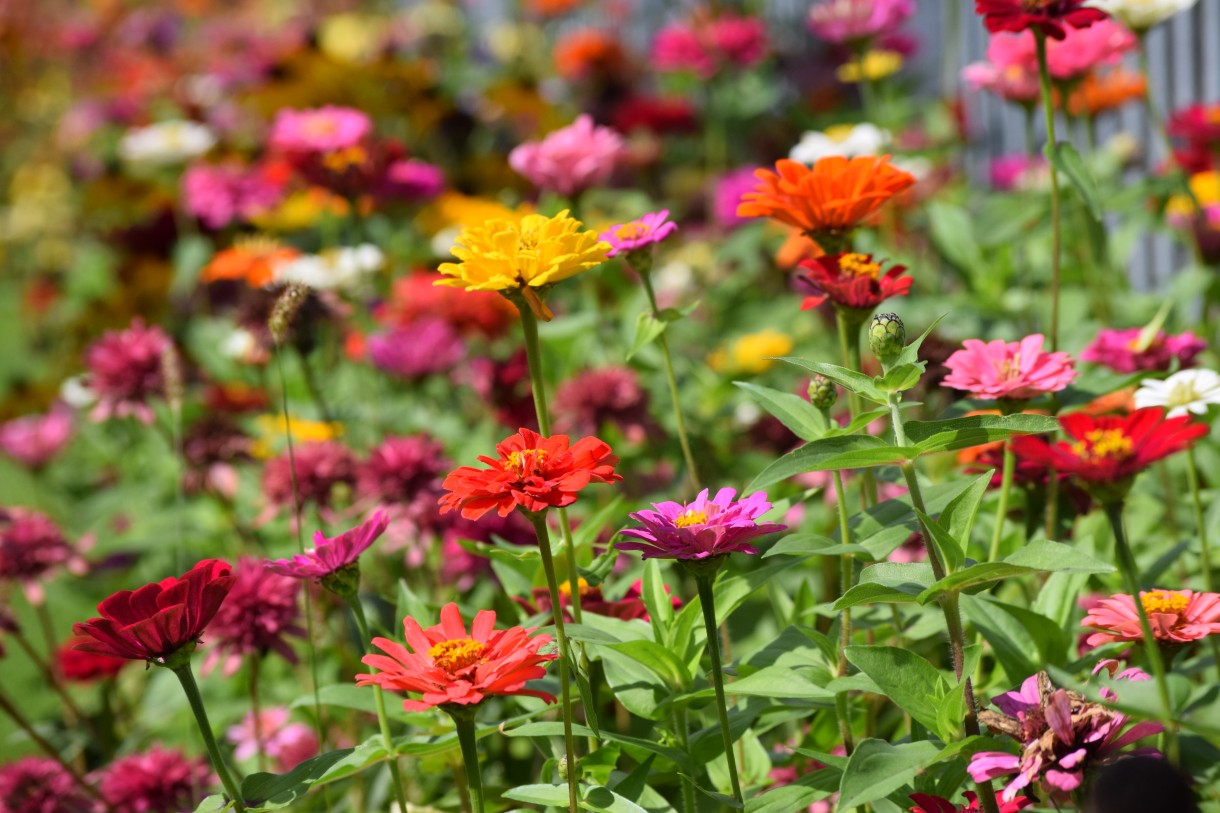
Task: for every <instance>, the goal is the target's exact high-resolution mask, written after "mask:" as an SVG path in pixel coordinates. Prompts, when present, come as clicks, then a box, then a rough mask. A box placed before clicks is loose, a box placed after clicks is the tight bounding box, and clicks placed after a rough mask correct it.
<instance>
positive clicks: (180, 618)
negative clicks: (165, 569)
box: [73, 559, 234, 665]
mask: <svg viewBox="0 0 1220 813" xmlns="http://www.w3.org/2000/svg"><path fill="white" fill-rule="evenodd" d="M233 581H234V577H233V575H232V571H231V568H230V567H229V566H228V564H226V563H225V562H222V561H220V560H218V559H205V560H203V561H202V562H200V563H198V564H197V565H195V566H194V567H193V568H191V569H190V570H188V571H187V572H186V573H184V574H183V575H182V576H181V578H174V577H173V576H171V577H169V578H168V579H164V580H162V581H160V582H153V583H151V584H146V585H144V586H143V587H141V588H140V589H138V590H135V591H134V592H133V591H131V590H120V591H119V592H117V593H115V594H114V595H112V596H110V597H109V598H106V599H103V600H102V603H101V604H99V605H97V611H98V613H99V614H100V615H101V618H91V619H89V620H88V621H85V622H84V623H78V624H76V625H75V626H74V627H73V632H75V633H76V634H77V635H79V636H82V637H85V638H88V639H90V640H86V641H83V642H81V643H78V644H77V645H76V648H77V649H79V650H82V651H84V652H96V653H98V654H101V655H110V656H112V657H115V658H127V659H128V660H133V661H141V660H146V661H151V662H153V663H156V664H159V665H164V664H165V661H166V659H167V658H168V657H169V656H171V655H173V654H174V653H175V652H177V651H178V650H180V649H182V648H183V647H185V646H188V645H192V644H194V643H195V642H197V641H198V640H199V636H201V635H202V634H203V629H204V627H206V626H207V625H208V622H209V621H211V620H212V616H214V615H216V611H217V610H219V609H220V605H221V603H222V602H223V601H224V600H225V596H227V595H228V594H229V590H230V589H232V587H233Z"/></svg>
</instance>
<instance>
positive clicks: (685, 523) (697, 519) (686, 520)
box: [674, 508, 707, 528]
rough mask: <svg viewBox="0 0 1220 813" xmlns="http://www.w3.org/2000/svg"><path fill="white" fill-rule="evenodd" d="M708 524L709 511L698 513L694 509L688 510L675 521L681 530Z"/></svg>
mask: <svg viewBox="0 0 1220 813" xmlns="http://www.w3.org/2000/svg"><path fill="white" fill-rule="evenodd" d="M705 522H707V511H696V510H695V509H693V508H687V509H686V510H685V511H683V512H682V513H681V514H678V518H677V519H676V520H674V524H675V525H677V526H678V527H679V528H688V527H690V526H691V525H702V524H703V523H705Z"/></svg>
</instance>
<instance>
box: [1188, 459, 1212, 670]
mask: <svg viewBox="0 0 1220 813" xmlns="http://www.w3.org/2000/svg"><path fill="white" fill-rule="evenodd" d="M1186 477H1187V479H1188V480H1189V481H1190V497H1191V502H1192V503H1193V504H1194V510H1195V525H1196V526H1198V528H1199V565H1200V567H1202V569H1203V589H1204V590H1206V591H1207V592H1209V593H1213V592H1215V591H1214V590H1213V589H1212V555H1211V544H1210V540H1209V536H1208V533H1207V515H1206V513H1204V511H1203V488H1202V487H1201V486H1200V484H1199V466H1198V464H1197V463H1196V462H1195V450H1194V447H1192V446H1187V447H1186ZM1216 637H1217V636H1215V635H1209V636H1207V640H1208V643H1209V644H1211V649H1212V660H1213V661H1215V666H1216V670H1217V672H1220V641H1218V640H1216Z"/></svg>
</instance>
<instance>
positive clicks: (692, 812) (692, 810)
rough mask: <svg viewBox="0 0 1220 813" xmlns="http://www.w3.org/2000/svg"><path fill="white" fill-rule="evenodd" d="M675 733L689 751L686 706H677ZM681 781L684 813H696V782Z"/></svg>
mask: <svg viewBox="0 0 1220 813" xmlns="http://www.w3.org/2000/svg"><path fill="white" fill-rule="evenodd" d="M674 733H676V734H677V735H678V741H679V742H681V743H682V749H683V750H687V747H688V738H689V735H690V732H689V731H688V730H687V713H686V706H685V705H677V706H676V707H675V708H674ZM680 781H681V783H682V813H696V809H697V808H696V806H695V785H694V780H692V779H691V778H690V777H682V778H681V779H680Z"/></svg>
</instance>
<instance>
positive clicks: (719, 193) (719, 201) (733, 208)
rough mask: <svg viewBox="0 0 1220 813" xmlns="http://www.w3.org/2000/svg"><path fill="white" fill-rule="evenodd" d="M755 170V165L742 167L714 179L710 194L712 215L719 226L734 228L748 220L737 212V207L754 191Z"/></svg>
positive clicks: (756, 170)
mask: <svg viewBox="0 0 1220 813" xmlns="http://www.w3.org/2000/svg"><path fill="white" fill-rule="evenodd" d="M757 172H758V168H757V167H742V168H740V169H734V170H731V171H730V172H727V173H725V174H724V175H721V176H720V177H719V178H718V179H716V187H715V189H714V190H713V195H712V215H713V216H714V218H715V220H716V222H717V223H719V224H720V225H721V226H723V227H725V228H726V229H735V228H737V227H738V226H740V225H742V224H743V223H748V222H750V218H748V217H744V216H742V215H739V214H738V213H737V207H738V206H740V205H741V202H742V200H743V199H744V198H745V196H746V195H747V194H748V193H750V192H753V191H754V186H755V185H756V184H757V183H758V179H757V178H756V177H755V175H756V173H757Z"/></svg>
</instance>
